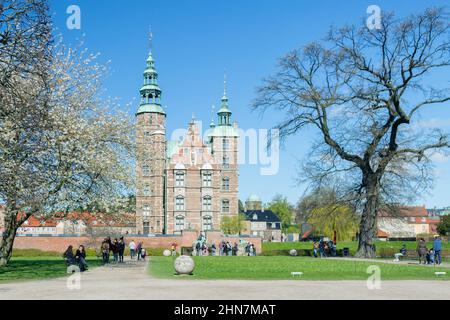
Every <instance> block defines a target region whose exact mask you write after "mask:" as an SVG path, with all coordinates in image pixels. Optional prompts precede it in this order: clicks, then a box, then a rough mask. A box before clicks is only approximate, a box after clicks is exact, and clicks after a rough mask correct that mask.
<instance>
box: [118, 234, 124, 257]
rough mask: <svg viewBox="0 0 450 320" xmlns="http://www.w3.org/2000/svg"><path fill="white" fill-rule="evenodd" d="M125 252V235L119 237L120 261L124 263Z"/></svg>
mask: <svg viewBox="0 0 450 320" xmlns="http://www.w3.org/2000/svg"><path fill="white" fill-rule="evenodd" d="M124 253H125V241H124V239H123V237H120V239H119V262H120V263H123V254H124Z"/></svg>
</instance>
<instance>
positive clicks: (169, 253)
mask: <svg viewBox="0 0 450 320" xmlns="http://www.w3.org/2000/svg"><path fill="white" fill-rule="evenodd" d="M163 255H164V257H170V256H171V255H172V253H171V252H170V250H168V249H166V250H164V251H163Z"/></svg>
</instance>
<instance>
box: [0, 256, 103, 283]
mask: <svg viewBox="0 0 450 320" xmlns="http://www.w3.org/2000/svg"><path fill="white" fill-rule="evenodd" d="M87 263H88V265H89V268H94V267H96V266H99V265H100V264H101V260H100V259H98V258H96V257H88V259H87ZM66 270H67V267H66V264H65V262H64V260H63V259H62V258H61V257H56V256H52V255H49V256H31V257H25V256H20V257H13V258H12V259H11V261H10V262H9V264H8V265H7V266H6V267H0V283H2V282H9V281H17V280H37V279H46V278H57V277H63V276H65V275H67V273H66Z"/></svg>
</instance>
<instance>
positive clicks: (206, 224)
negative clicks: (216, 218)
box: [203, 216, 213, 231]
mask: <svg viewBox="0 0 450 320" xmlns="http://www.w3.org/2000/svg"><path fill="white" fill-rule="evenodd" d="M212 227H213V224H212V218H211V216H204V217H203V230H204V231H206V230H212Z"/></svg>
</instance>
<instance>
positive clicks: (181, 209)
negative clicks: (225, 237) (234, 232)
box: [136, 52, 239, 234]
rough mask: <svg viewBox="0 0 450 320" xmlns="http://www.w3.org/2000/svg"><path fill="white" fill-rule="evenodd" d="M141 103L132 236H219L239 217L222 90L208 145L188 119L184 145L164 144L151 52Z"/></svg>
mask: <svg viewBox="0 0 450 320" xmlns="http://www.w3.org/2000/svg"><path fill="white" fill-rule="evenodd" d="M140 97H141V100H140V104H139V108H138V110H137V112H136V143H137V161H136V176H137V192H136V231H137V232H140V233H143V234H176V233H180V232H181V231H182V230H187V229H190V230H197V231H208V230H219V229H220V223H221V219H222V218H223V217H224V216H227V215H229V216H232V215H237V214H238V175H239V173H238V165H237V152H238V139H239V135H238V131H237V124H236V123H231V111H230V109H229V107H228V98H227V94H226V90H225V89H224V94H223V97H222V99H221V105H220V110H219V111H218V113H217V117H218V119H217V124H215V122H214V120H212V121H211V124H210V127H209V129H208V131H207V135H206V139H203V133H202V132H200V130H201V128H200V125H199V123H198V122H196V121H195V120H194V119H192V120H191V121H190V122H189V124H188V128H187V133H186V135H185V136H184V137H183V139H181V140H180V141H169V140H167V138H166V116H167V114H166V110H164V109H163V108H162V106H161V89H160V87H159V85H158V73H157V71H156V69H155V62H154V60H153V56H152V53H151V52H150V54H149V56H148V59H147V67H146V69H145V71H144V84H143V86H142V88H141V89H140ZM168 112H170V111H169V110H168ZM172 112H176V111H175V110H173V111H172Z"/></svg>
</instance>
